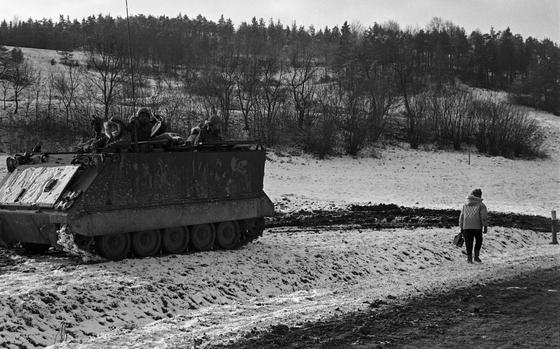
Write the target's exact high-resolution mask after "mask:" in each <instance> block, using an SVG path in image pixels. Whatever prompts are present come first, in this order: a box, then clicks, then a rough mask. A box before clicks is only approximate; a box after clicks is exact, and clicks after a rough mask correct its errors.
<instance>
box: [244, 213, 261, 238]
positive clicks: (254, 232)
mask: <svg viewBox="0 0 560 349" xmlns="http://www.w3.org/2000/svg"><path fill="white" fill-rule="evenodd" d="M263 231H264V217H259V218H255V219H252V220H250V221H249V223H248V226H247V234H248V235H249V236H251V237H254V238H257V237H259V236H262V234H263Z"/></svg>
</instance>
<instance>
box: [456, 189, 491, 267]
mask: <svg viewBox="0 0 560 349" xmlns="http://www.w3.org/2000/svg"><path fill="white" fill-rule="evenodd" d="M459 227H460V228H461V232H462V233H463V236H464V237H465V245H466V247H467V262H468V263H472V262H473V258H472V250H473V241H474V240H475V239H476V243H475V244H474V261H475V262H478V263H482V261H481V260H480V248H481V247H482V234H483V233H484V234H486V233H487V232H488V210H487V209H486V205H484V204H483V203H482V190H480V189H474V190H473V191H472V192H471V193H470V195H469V196H468V197H467V203H466V204H465V205H463V209H462V210H461V215H460V216H459Z"/></svg>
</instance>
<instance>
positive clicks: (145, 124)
mask: <svg viewBox="0 0 560 349" xmlns="http://www.w3.org/2000/svg"><path fill="white" fill-rule="evenodd" d="M165 128H166V125H165V124H164V122H163V118H162V117H160V116H157V115H154V114H153V113H152V111H151V110H150V109H149V108H140V110H138V112H137V113H136V115H134V116H132V117H131V118H130V119H129V129H130V133H131V134H132V140H134V141H138V142H143V141H147V140H150V139H151V138H154V137H156V136H159V135H161V134H162V133H164V132H166V131H165Z"/></svg>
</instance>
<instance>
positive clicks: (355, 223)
mask: <svg viewBox="0 0 560 349" xmlns="http://www.w3.org/2000/svg"><path fill="white" fill-rule="evenodd" d="M460 213H461V211H459V210H451V209H428V208H421V207H404V206H397V205H395V204H380V205H350V206H348V207H347V208H341V209H333V210H312V211H306V210H300V211H295V212H288V213H277V214H276V215H275V216H273V217H270V218H267V221H266V226H267V227H269V228H270V227H317V228H319V227H321V228H323V227H328V226H335V225H336V226H343V225H347V226H349V228H351V229H356V228H357V227H360V228H364V229H366V228H367V229H392V228H419V227H439V228H451V227H454V226H458V221H459V214H460ZM489 221H490V222H489V224H490V226H499V227H504V228H518V229H523V230H533V231H539V232H548V231H550V226H551V223H552V220H551V219H550V218H546V217H542V216H534V215H522V214H516V213H502V212H489Z"/></svg>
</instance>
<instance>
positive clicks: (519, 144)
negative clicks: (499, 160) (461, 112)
mask: <svg viewBox="0 0 560 349" xmlns="http://www.w3.org/2000/svg"><path fill="white" fill-rule="evenodd" d="M473 114H474V116H475V118H476V124H477V129H476V130H475V131H476V135H475V144H476V146H477V148H478V150H479V151H481V152H484V153H488V154H490V155H501V156H505V157H520V156H522V157H541V156H543V155H544V154H543V152H542V150H541V147H542V144H543V142H544V135H543V132H542V129H541V128H540V126H539V125H538V124H537V122H536V120H534V119H532V118H530V117H529V115H528V112H527V111H526V110H524V109H521V108H519V107H517V106H515V105H512V104H509V103H507V102H504V101H500V102H496V101H492V100H489V99H486V100H479V101H476V102H475V103H474V105H473Z"/></svg>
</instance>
